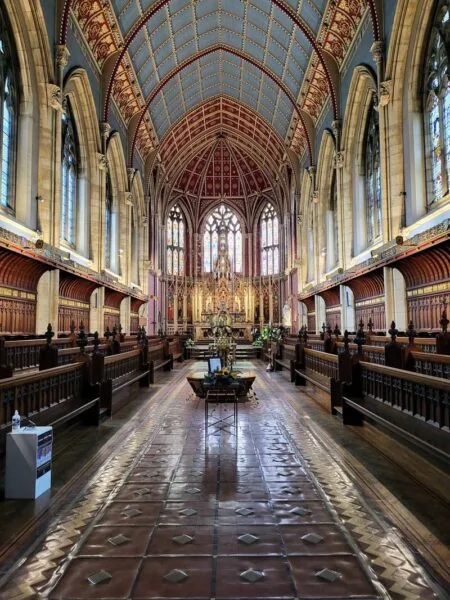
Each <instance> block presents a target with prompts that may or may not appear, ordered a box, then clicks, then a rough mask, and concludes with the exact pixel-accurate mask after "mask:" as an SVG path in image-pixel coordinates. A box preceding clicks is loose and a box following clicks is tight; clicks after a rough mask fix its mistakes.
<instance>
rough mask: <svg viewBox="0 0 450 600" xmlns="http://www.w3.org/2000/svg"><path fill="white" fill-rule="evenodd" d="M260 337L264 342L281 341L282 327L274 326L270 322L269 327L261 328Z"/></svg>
mask: <svg viewBox="0 0 450 600" xmlns="http://www.w3.org/2000/svg"><path fill="white" fill-rule="evenodd" d="M259 339H261V340H262V341H263V342H265V341H266V340H267V341H269V342H279V341H280V340H281V329H280V328H279V327H273V326H272V323H269V325H268V326H267V327H263V328H262V329H261V335H260V336H259Z"/></svg>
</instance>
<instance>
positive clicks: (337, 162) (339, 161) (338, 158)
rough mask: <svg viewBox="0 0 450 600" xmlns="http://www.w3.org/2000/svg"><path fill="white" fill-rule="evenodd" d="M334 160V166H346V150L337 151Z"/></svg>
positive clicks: (340, 167) (337, 167) (339, 167)
mask: <svg viewBox="0 0 450 600" xmlns="http://www.w3.org/2000/svg"><path fill="white" fill-rule="evenodd" d="M333 160H334V168H335V169H342V167H343V166H344V151H343V150H340V151H339V152H335V153H334V158H333Z"/></svg>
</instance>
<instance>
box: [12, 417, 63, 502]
mask: <svg viewBox="0 0 450 600" xmlns="http://www.w3.org/2000/svg"><path fill="white" fill-rule="evenodd" d="M52 446H53V428H52V427H22V428H20V429H18V430H16V431H13V432H11V433H8V435H7V438H6V475H5V498H23V499H27V498H30V499H34V498H38V497H39V496H40V495H41V494H43V493H44V492H46V491H47V490H48V489H50V486H51V482H52Z"/></svg>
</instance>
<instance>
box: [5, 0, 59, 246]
mask: <svg viewBox="0 0 450 600" xmlns="http://www.w3.org/2000/svg"><path fill="white" fill-rule="evenodd" d="M4 10H5V12H6V15H7V17H8V21H9V25H10V27H11V32H12V38H13V42H14V45H15V50H16V53H17V60H18V69H19V73H18V77H19V80H20V86H19V87H20V98H19V107H18V108H19V114H18V123H17V125H18V130H17V150H16V153H17V161H16V165H15V166H16V184H15V199H16V202H15V215H14V216H15V219H17V220H18V221H19V222H20V223H21V224H23V225H25V226H26V227H28V228H29V229H31V230H36V229H38V228H42V229H43V230H44V232H45V235H46V236H48V237H51V234H50V231H51V227H52V224H51V222H50V221H49V215H48V211H49V206H50V199H51V195H52V192H53V190H52V182H51V178H49V177H48V173H49V156H50V154H51V152H50V148H51V146H52V127H51V120H50V119H51V116H52V111H49V107H51V105H52V102H53V99H54V94H56V95H57V88H56V86H53V85H52V84H50V81H52V80H53V61H52V56H51V51H50V46H49V42H48V35H47V31H46V27H45V21H44V17H43V13H42V8H41V5H40V3H39V2H33V1H32V0H5V1H4ZM47 120H48V121H47ZM37 196H39V197H41V198H42V199H43V200H46V201H47V202H46V203H45V205H44V203H41V204H40V205H39V215H38V205H37V202H36V197H37Z"/></svg>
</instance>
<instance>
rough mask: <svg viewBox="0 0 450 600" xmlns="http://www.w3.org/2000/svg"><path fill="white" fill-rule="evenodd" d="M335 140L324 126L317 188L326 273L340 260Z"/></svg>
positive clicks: (323, 262)
mask: <svg viewBox="0 0 450 600" xmlns="http://www.w3.org/2000/svg"><path fill="white" fill-rule="evenodd" d="M335 152H336V141H335V138H334V136H333V135H332V133H331V132H330V131H329V130H325V131H324V133H323V136H322V142H321V144H320V150H319V158H318V162H317V164H318V168H317V177H316V180H317V190H318V193H319V206H318V212H319V218H318V227H317V234H318V244H319V248H321V249H322V252H321V260H322V265H321V271H322V272H323V273H327V272H328V271H330V270H331V269H333V268H334V267H335V266H336V264H337V262H338V260H339V251H338V248H339V213H338V206H337V181H336V169H335V164H334V156H335Z"/></svg>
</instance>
